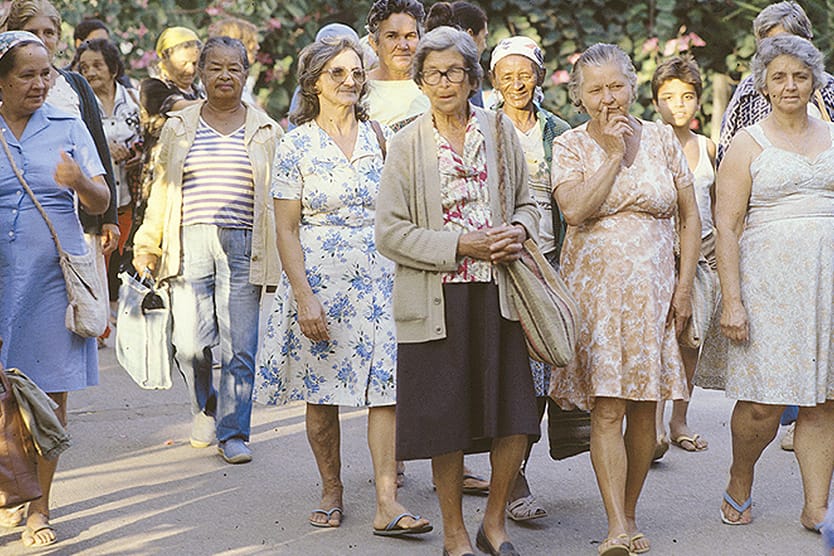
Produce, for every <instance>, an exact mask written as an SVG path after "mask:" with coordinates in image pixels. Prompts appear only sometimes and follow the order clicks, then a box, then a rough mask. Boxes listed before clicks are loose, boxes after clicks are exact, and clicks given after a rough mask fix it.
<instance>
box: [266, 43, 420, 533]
mask: <svg viewBox="0 0 834 556" xmlns="http://www.w3.org/2000/svg"><path fill="white" fill-rule="evenodd" d="M298 63H299V66H298V83H299V85H300V87H301V94H302V98H301V102H300V104H299V106H298V108H297V110H296V111H295V112H293V113H292V114H290V119H292V120H293V122H294V123H295V124H296V125H297V126H298V127H296V128H295V129H293V130H292V131H291V132H289V133H288V134H287V135H286V137H285V138H284V139H283V140H282V142H281V145H280V147H279V149H278V152H277V154H276V159H275V176H274V178H273V184H272V195H273V197H274V198H275V224H276V231H277V236H278V251H279V253H280V255H281V262H282V264H283V268H284V275H283V277H282V280H281V283H280V285H279V287H278V289H277V290H276V292H275V301H274V304H273V308H272V314H271V315H270V317H269V325H268V327H267V333H266V337H265V338H264V346H263V352H262V362H261V364H260V370H259V373H258V385H257V389H256V397H257V399H258V401H261V402H264V403H273V404H283V403H286V402H288V401H291V400H303V401H305V402H306V403H307V439H308V440H309V442H310V447H311V448H312V450H313V455H314V456H315V458H316V465H317V466H318V470H319V474H320V475H321V484H322V492H321V503H320V504H319V506H318V508H317V509H314V510H313V512H312V515H311V516H310V524H311V525H312V526H314V527H339V525H341V522H342V518H343V517H344V503H343V500H342V491H343V485H342V479H341V467H342V465H341V454H340V432H339V406H341V405H344V406H350V407H367V408H369V409H368V447H369V449H370V452H371V460H372V461H373V466H374V479H375V484H376V502H377V506H376V515H375V516H374V520H373V530H374V534H376V535H382V536H399V535H416V534H422V533H427V532H429V531H431V529H432V526H431V525H429V522H428V521H427V520H425V519H422V518H420V517H419V516H416V515H413V514H410V513H409V512H407V511H406V510H405V508H403V506H402V505H400V504H399V503H398V502H397V485H396V476H397V472H396V463H395V460H394V427H395V422H396V421H395V416H394V402H395V392H396V390H395V389H396V375H395V372H394V371H395V368H394V367H395V365H396V351H397V345H396V337H395V331H394V322H393V318H392V315H391V288H392V287H393V265H392V264H391V262H390V261H388V260H386V259H384V258H383V257H382V256H380V255H379V253H377V252H376V247H375V246H374V237H373V221H374V209H375V205H376V197H377V190H378V188H379V175H380V172H381V171H382V163H383V156H384V152H385V151H384V145H385V137H384V136H383V135H384V134H386V135H389V136H390V132H387V130H385V131H384V130H383V129H382V128H381V126H379V125H378V124H376V123H375V122H368V121H367V115H366V113H365V110H364V107H363V103H362V101H363V100H364V97H365V94H366V88H365V70H364V66H363V64H362V50H361V48H360V46H359V45H358V43H356V42H354V41H353V40H351V39H349V38H346V37H332V38H327V39H322V40H318V41H315V42H313V43H312V44H311V45H309V46H307V47H306V48H304V50H302V51H301V54H300V56H299V62H298Z"/></svg>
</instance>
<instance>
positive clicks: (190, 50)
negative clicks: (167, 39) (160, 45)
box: [163, 46, 200, 89]
mask: <svg viewBox="0 0 834 556" xmlns="http://www.w3.org/2000/svg"><path fill="white" fill-rule="evenodd" d="M199 57H200V49H199V48H197V46H177V47H174V48H173V49H172V50H171V52H170V53H169V54H168V58H166V59H165V60H164V61H163V64H164V65H165V71H166V72H167V73H168V76H169V77H170V78H171V81H173V82H174V84H175V85H176V86H177V87H179V88H180V89H188V88H189V87H191V84H192V83H194V78H195V77H196V76H197V59H198V58H199Z"/></svg>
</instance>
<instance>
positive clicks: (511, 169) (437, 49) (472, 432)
mask: <svg viewBox="0 0 834 556" xmlns="http://www.w3.org/2000/svg"><path fill="white" fill-rule="evenodd" d="M412 75H413V77H414V80H415V81H416V82H417V84H418V85H419V86H420V89H421V90H422V91H423V93H425V95H426V96H427V97H428V98H429V101H430V103H431V109H430V111H428V112H426V113H425V114H424V115H422V116H420V117H419V118H417V119H416V120H415V121H414V122H412V123H410V124H409V125H407V126H406V127H405V128H403V129H402V130H401V131H400V132H399V133H397V135H396V136H394V138H393V139H392V140H391V146H390V149H389V155H388V160H387V161H386V163H385V169H384V170H383V173H382V179H381V186H380V193H379V201H378V203H377V206H378V209H377V223H376V238H377V244H378V246H379V250H380V252H381V253H382V254H383V255H385V256H386V257H389V258H391V259H393V260H394V261H395V262H396V263H397V267H396V277H395V280H394V295H393V303H394V317H395V319H396V322H397V340H398V342H399V351H398V363H397V379H398V383H397V457H398V459H401V460H409V459H423V458H431V460H432V470H433V473H434V482H435V485H437V497H438V499H439V501H440V509H441V512H442V514H443V535H444V554H449V555H451V556H460V555H462V554H470V553H472V544H471V541H470V538H469V535H468V534H467V531H466V528H465V525H464V520H463V514H462V510H461V491H462V484H461V475H462V473H463V454H464V453H472V452H490V463H491V464H492V475H491V477H490V488H489V498H487V503H486V508H485V510H484V513H483V521H482V523H481V526H480V528H479V530H478V533H477V536H476V538H475V544H476V545H477V547H478V548H479V549H480V550H481V551H482V552H485V553H487V554H502V555H505V556H511V555H514V554H518V553H517V552H516V550H515V548H514V547H513V544H512V543H511V542H510V540H509V537H508V535H507V530H506V527H505V525H506V524H505V518H504V510H505V508H506V505H507V498H508V497H509V494H510V488H511V487H512V485H513V483H514V481H515V478H516V475H517V474H518V470H519V468H520V467H521V460H522V458H523V457H524V452H525V449H526V448H527V438H528V435H530V436H538V435H539V426H538V422H539V421H538V415H537V413H536V400H535V393H534V389H533V378H532V375H531V373H530V363H529V359H528V356H527V347H526V344H525V340H524V333H523V331H522V329H521V326H520V325H519V323H518V322H517V321H518V317H517V316H516V313H515V309H514V307H513V305H512V300H511V298H510V294H509V291H508V282H507V279H508V278H507V273H506V271H505V267H504V265H505V264H506V263H509V262H511V261H513V260H515V259H517V258H518V256H519V252H520V250H521V244H522V242H524V240H525V239H527V238H528V237H532V238H534V239H536V238H537V235H538V224H539V220H540V215H539V209H538V207H537V206H536V204H535V202H534V201H533V199H532V198H531V197H530V190H529V188H528V183H527V162H526V160H525V157H524V152H523V151H522V148H521V144H520V143H519V140H518V136H517V134H516V132H515V129H514V128H513V124H512V123H511V122H510V120H509V118H506V117H504V116H503V115H500V113H499V114H496V113H494V112H487V111H484V110H482V109H480V108H477V107H475V106H473V105H472V104H471V102H470V98H471V97H472V95H473V94H474V92H475V91H477V90H478V87H479V85H480V81H481V77H482V75H483V70H482V69H481V66H480V64H479V63H478V50H477V47H476V46H475V42H474V41H473V40H472V37H470V36H469V34H468V33H466V32H465V31H458V30H456V29H452V28H451V27H438V28H437V29H434V30H432V31H430V32H429V33H427V34H426V35H425V36H424V37H423V39H422V40H421V41H420V44H419V45H418V47H417V51H416V53H415V56H414V65H413V66H412ZM499 118H500V120H499ZM502 161H503V162H502ZM502 172H503V176H504V179H503V181H504V187H501V185H500V184H499V175H501V174H502ZM502 205H503V206H505V207H506V217H505V216H504V210H502Z"/></svg>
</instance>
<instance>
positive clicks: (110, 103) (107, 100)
mask: <svg viewBox="0 0 834 556" xmlns="http://www.w3.org/2000/svg"><path fill="white" fill-rule="evenodd" d="M93 92H94V93H95V94H96V96H97V97H98V99H99V100H100V101H101V104H102V106H103V107H104V113H105V114H106V115H107V116H111V115H112V114H113V109H114V108H115V106H116V82H115V81H111V82H110V83H104V84H102V85H101V86H100V87H98V88H96V89H93Z"/></svg>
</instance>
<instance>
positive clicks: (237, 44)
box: [197, 35, 249, 72]
mask: <svg viewBox="0 0 834 556" xmlns="http://www.w3.org/2000/svg"><path fill="white" fill-rule="evenodd" d="M219 48H228V49H230V50H236V51H237V53H238V56H240V63H241V64H243V70H244V71H249V54H248V53H247V52H246V47H245V46H244V45H243V43H242V42H241V41H240V40H238V39H233V38H231V37H227V36H224V35H221V36H218V37H211V38H210V39H209V40H207V41H206V44H204V45H203V48H202V49H201V50H200V58H199V60H197V69H199V70H200V71H201V72H202V71H203V70H204V69H206V60H208V55H209V54H210V53H211V52H213V51H214V50H217V49H219Z"/></svg>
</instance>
